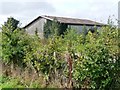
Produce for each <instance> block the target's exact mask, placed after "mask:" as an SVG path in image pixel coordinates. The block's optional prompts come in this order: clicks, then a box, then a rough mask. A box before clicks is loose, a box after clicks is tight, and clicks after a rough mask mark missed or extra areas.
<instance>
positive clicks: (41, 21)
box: [26, 18, 46, 38]
mask: <svg viewBox="0 0 120 90" xmlns="http://www.w3.org/2000/svg"><path fill="white" fill-rule="evenodd" d="M45 22H46V19H44V18H40V19H39V20H37V21H35V22H34V23H33V24H31V25H30V26H28V27H27V28H26V31H27V32H28V33H29V34H31V35H34V34H35V31H36V30H37V31H38V35H39V36H40V38H43V29H44V23H45Z"/></svg>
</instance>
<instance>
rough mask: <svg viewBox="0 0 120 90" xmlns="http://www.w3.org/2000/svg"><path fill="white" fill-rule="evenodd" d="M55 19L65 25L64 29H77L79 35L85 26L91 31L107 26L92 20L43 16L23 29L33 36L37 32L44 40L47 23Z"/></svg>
mask: <svg viewBox="0 0 120 90" xmlns="http://www.w3.org/2000/svg"><path fill="white" fill-rule="evenodd" d="M54 19H56V20H57V21H58V22H59V23H60V24H61V25H64V27H66V28H68V27H70V28H75V30H77V32H78V33H79V32H82V30H83V28H84V26H85V27H86V29H87V30H89V29H91V28H93V27H94V26H96V27H97V28H100V27H101V26H104V25H105V24H103V23H99V22H96V21H92V20H86V19H76V18H66V17H56V16H46V15H42V16H39V17H37V18H36V19H34V20H33V21H32V22H30V23H28V24H27V25H26V26H24V27H23V28H24V29H25V30H26V31H27V32H28V33H29V34H31V35H32V34H35V31H36V30H37V32H38V35H39V36H40V38H44V25H45V23H46V22H48V21H50V22H53V20H54ZM64 31H65V30H64ZM62 33H63V32H62Z"/></svg>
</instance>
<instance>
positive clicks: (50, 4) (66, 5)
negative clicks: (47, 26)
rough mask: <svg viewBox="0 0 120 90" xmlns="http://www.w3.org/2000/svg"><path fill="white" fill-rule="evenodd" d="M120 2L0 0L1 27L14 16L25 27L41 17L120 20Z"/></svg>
mask: <svg viewBox="0 0 120 90" xmlns="http://www.w3.org/2000/svg"><path fill="white" fill-rule="evenodd" d="M119 1H120V0H0V26H1V24H3V23H4V22H5V21H6V20H7V18H8V17H10V16H12V17H14V18H15V19H17V20H19V21H20V22H21V23H22V25H21V26H24V25H26V24H27V23H29V22H30V21H32V20H33V19H35V18H36V17H38V16H40V15H53V16H62V17H63V16H64V17H74V18H81V19H90V20H95V21H98V22H102V23H107V20H108V17H109V16H111V18H112V19H113V20H115V19H117V18H118V2H119Z"/></svg>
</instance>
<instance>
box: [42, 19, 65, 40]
mask: <svg viewBox="0 0 120 90" xmlns="http://www.w3.org/2000/svg"><path fill="white" fill-rule="evenodd" d="M66 29H67V25H66V24H61V23H59V22H58V21H57V19H56V18H54V20H53V21H49V20H48V21H47V22H46V23H45V25H44V37H45V38H48V37H53V36H54V35H57V36H60V35H63V34H64V32H65V31H66Z"/></svg>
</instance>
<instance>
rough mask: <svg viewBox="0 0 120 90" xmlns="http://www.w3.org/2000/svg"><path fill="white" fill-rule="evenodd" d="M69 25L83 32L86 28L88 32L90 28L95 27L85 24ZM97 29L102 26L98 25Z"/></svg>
mask: <svg viewBox="0 0 120 90" xmlns="http://www.w3.org/2000/svg"><path fill="white" fill-rule="evenodd" d="M68 27H70V28H73V29H75V30H77V32H78V33H82V32H83V30H84V29H86V30H85V31H86V32H87V31H88V30H89V29H91V28H94V26H84V25H68ZM96 27H97V29H100V27H98V26H96Z"/></svg>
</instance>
